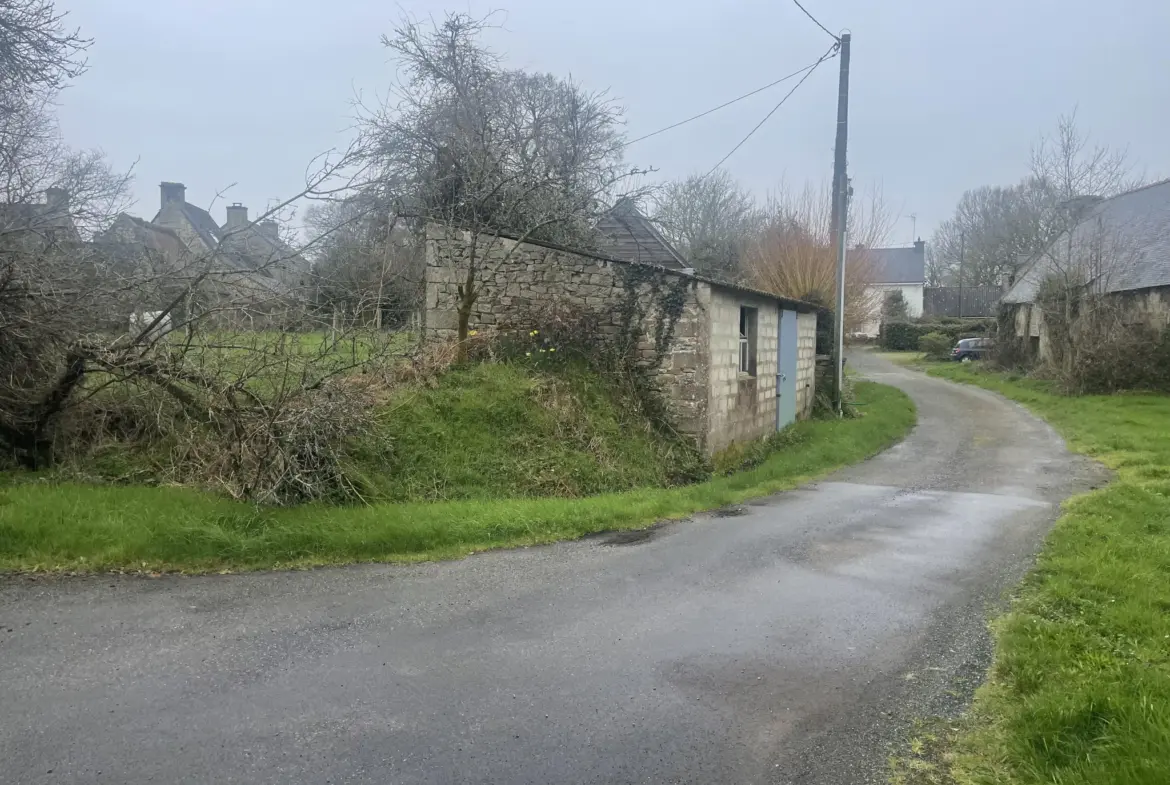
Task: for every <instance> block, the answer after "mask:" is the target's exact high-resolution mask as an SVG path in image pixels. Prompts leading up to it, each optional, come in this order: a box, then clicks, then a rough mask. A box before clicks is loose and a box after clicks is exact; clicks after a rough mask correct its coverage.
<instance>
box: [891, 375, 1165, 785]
mask: <svg viewBox="0 0 1170 785" xmlns="http://www.w3.org/2000/svg"><path fill="white" fill-rule="evenodd" d="M929 372H930V373H931V374H932V375H936V376H941V377H944V378H947V379H952V380H954V381H959V382H966V383H970V384H977V385H979V386H981V387H985V388H988V389H991V390H995V391H996V392H999V393H1002V394H1003V395H1005V396H1007V397H1008V398H1011V399H1013V400H1015V401H1018V402H1020V403H1022V404H1024V405H1025V406H1027V407H1029V408H1030V409H1032V410H1033V411H1035V412H1036V413H1037V414H1039V415H1041V416H1042V417H1044V418H1045V419H1046V420H1047V421H1048V422H1050V423H1051V424H1052V425H1053V426H1054V427H1055V428H1056V429H1057V430H1058V431H1059V432H1060V433H1061V434H1062V435H1063V436H1064V437H1065V439H1066V440H1067V441H1068V443H1069V445H1070V447H1071V448H1072V449H1074V450H1076V451H1078V452H1081V453H1084V454H1087V455H1091V456H1093V457H1094V458H1096V459H1098V460H1100V461H1102V462H1103V463H1105V464H1106V465H1107V466H1109V467H1110V468H1112V469H1113V470H1114V471H1115V472H1116V479H1115V480H1114V481H1113V482H1112V483H1111V484H1110V485H1108V486H1107V487H1105V488H1103V489H1101V490H1098V491H1095V492H1093V493H1089V494H1087V495H1084V496H1081V497H1078V498H1076V499H1073V500H1072V501H1070V502H1068V503H1067V504H1066V505H1065V508H1064V514H1063V515H1062V516H1061V518H1060V519H1059V521H1058V522H1057V524H1056V526H1055V527H1054V528H1053V530H1052V532H1051V534H1050V535H1049V537H1048V540H1047V542H1046V545H1045V548H1044V550H1043V553H1042V554H1041V556H1040V558H1039V561H1038V563H1037V566H1036V567H1035V569H1034V570H1033V571H1032V573H1031V574H1030V575H1029V576H1028V578H1027V579H1026V580H1025V582H1024V583H1023V585H1022V586H1021V587H1020V590H1019V594H1018V598H1017V599H1016V600H1015V602H1014V603H1013V605H1012V607H1011V610H1010V612H1009V613H1008V614H1007V615H1005V616H1004V617H1002V618H1000V619H998V620H997V621H996V622H995V624H994V631H995V636H996V656H995V664H994V667H993V670H992V674H991V679H990V681H989V683H988V684H987V685H986V686H985V687H983V688H982V689H981V690H980V692H979V693H978V695H977V697H976V701H975V705H974V707H973V710H972V713H971V717H970V718H969V719H970V723H969V725H967V726H965V727H964V728H963V729H962V730H961V732H960V733H959V735H958V738H957V739H956V740H955V741H954V743H953V744H952V745H950V750H951V752H950V753H949V756H948V757H949V760H950V764H951V765H950V769H951V770H950V772H949V773H947V772H944V771H940V770H931V769H924V770H923V771H921V772H920V779H918V780H913V779H910V780H907V781H912V782H913V781H917V782H923V783H926V782H930V783H936V782H960V783H965V784H966V783H981V784H987V785H990V784H991V783H997V784H999V783H1019V784H1020V785H1024V784H1025V783H1027V784H1031V783H1061V785H1082V784H1084V785H1088V783H1092V784H1093V785H1113V784H1116V785H1155V783H1157V784H1159V785H1160V784H1161V783H1167V782H1170V397H1167V396H1162V395H1147V394H1141V395H1139V394H1134V395H1117V396H1089V397H1082V398H1069V397H1064V396H1061V395H1057V394H1055V392H1054V391H1053V390H1052V389H1051V388H1050V387H1048V386H1047V385H1045V384H1044V383H1041V382H1036V381H1030V380H1024V379H1018V378H1013V377H1008V376H1004V375H1000V374H992V373H984V372H981V371H980V370H978V369H977V368H972V367H970V366H959V365H957V364H945V365H944V364H940V365H935V366H932V367H930V369H929ZM942 768H944V769H945V768H947V767H945V766H944V767H942Z"/></svg>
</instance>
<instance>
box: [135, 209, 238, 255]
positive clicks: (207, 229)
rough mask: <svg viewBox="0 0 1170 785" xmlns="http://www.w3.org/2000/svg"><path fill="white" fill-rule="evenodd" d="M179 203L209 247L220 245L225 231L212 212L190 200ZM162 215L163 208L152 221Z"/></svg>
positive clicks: (188, 219) (196, 231)
mask: <svg viewBox="0 0 1170 785" xmlns="http://www.w3.org/2000/svg"><path fill="white" fill-rule="evenodd" d="M177 204H178V205H179V210H180V211H181V212H182V213H183V217H184V218H186V219H187V221H188V222H189V223H190V224H191V228H193V229H194V230H195V233H196V234H198V235H199V237H200V239H201V240H203V242H204V244H205V245H206V246H207V247H208V248H215V247H216V246H217V245H219V241H220V240H222V239H223V232H221V231H220V228H219V224H217V223H216V222H215V219H214V218H212V217H211V213H209V212H207V211H206V210H204V209H203V208H202V207H197V206H195V205H193V204H191V203H190V202H178V203H177ZM160 216H162V210H159V211H158V212H157V213H155V216H154V219H153V221H152V223H153V222H155V221H158V219H159V217H160Z"/></svg>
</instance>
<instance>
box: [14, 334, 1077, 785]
mask: <svg viewBox="0 0 1170 785" xmlns="http://www.w3.org/2000/svg"><path fill="white" fill-rule="evenodd" d="M852 362H853V365H855V366H856V367H857V368H859V369H861V370H862V371H863V372H866V373H867V374H868V375H870V376H871V377H872V378H874V379H876V380H877V381H882V382H885V383H888V384H893V385H896V386H898V387H900V388H901V389H903V390H905V391H906V392H907V393H909V394H910V395H911V396H912V397H913V398H914V400H915V402H916V403H917V405H918V408H919V425H918V427H917V428H916V429H915V430H914V432H913V433H912V434H911V436H910V437H909V438H908V439H907V440H906V441H905V442H904V443H902V444H900V445H899V446H897V447H895V448H893V449H892V450H889V451H888V452H886V453H884V454H883V455H881V456H879V457H877V458H875V459H873V460H871V461H868V462H866V463H864V464H860V465H858V466H855V467H853V468H851V469H848V470H846V471H843V472H839V473H837V474H835V475H833V476H832V477H830V478H828V479H826V480H825V481H822V482H819V483H816V484H815V485H811V486H808V487H806V488H803V489H801V490H797V491H793V492H790V493H785V494H781V495H778V496H775V497H773V498H769V499H764V500H760V501H758V502H755V503H752V504H750V505H746V506H745V507H743V508H737V509H734V510H727V511H723V514H722V515H705V516H700V517H698V518H696V519H695V520H692V521H687V522H683V523H678V524H673V525H669V526H664V527H658V528H656V529H653V530H651V531H650V532H648V536H645V537H617V538H606V537H597V538H592V539H588V540H584V541H580V542H574V543H565V544H560V545H555V546H548V547H540V548H531V549H525V550H518V551H510V552H501V553H490V554H484V555H479V556H475V557H473V558H469V559H466V560H464V561H460V562H447V563H440V564H424V565H419V566H411V567H401V566H362V567H353V568H342V569H321V570H316V571H311V572H299V573H268V574H250V575H237V576H208V577H198V578H182V577H164V578H160V579H154V580H151V579H147V578H136V577H135V578H114V577H92V578H80V579H50V580H44V579H40V580H32V579H25V578H17V579H9V580H7V581H4V582H0V663H2V664H0V782H4V783H105V782H108V783H127V782H160V783H212V782H214V783H230V782H238V783H257V784H258V783H395V785H406V784H413V783H436V784H437V783H541V785H544V784H546V783H712V784H714V783H719V784H720V785H730V784H732V783H810V784H811V783H815V784H816V785H826V784H827V783H841V785H857V783H863V782H869V781H874V782H877V781H881V780H882V778H883V776H884V773H885V761H886V756H887V755H888V754H889V751H890V744H891V743H892V742H893V741H895V740H896V739H898V738H900V737H901V736H902V734H903V733H904V731H905V728H906V727H907V724H908V723H909V721H910V719H911V718H912V717H914V716H916V715H921V714H926V713H932V712H937V711H944V710H948V709H950V708H953V707H954V705H955V704H956V702H960V701H961V696H962V695H963V694H966V693H967V692H968V691H969V689H970V687H971V685H972V684H973V683H975V682H977V681H978V679H979V678H980V677H981V675H982V673H983V672H984V669H985V668H986V665H987V662H988V656H989V653H988V649H989V643H988V639H987V633H986V624H985V620H986V615H987V610H988V607H989V605H990V604H991V603H994V602H996V601H997V600H998V599H999V598H1000V597H1001V596H1002V593H1003V590H1004V589H1005V588H1007V587H1009V586H1011V585H1012V584H1013V583H1014V582H1015V581H1016V580H1018V579H1019V577H1020V576H1021V575H1022V574H1023V571H1024V569H1026V567H1027V565H1028V563H1029V561H1030V558H1031V556H1032V554H1033V553H1034V552H1035V551H1036V549H1037V547H1038V545H1039V543H1040V541H1041V538H1042V537H1043V535H1044V533H1045V531H1046V530H1047V528H1048V527H1049V526H1050V525H1051V523H1052V521H1053V519H1054V518H1055V516H1056V514H1057V508H1056V504H1057V503H1058V502H1059V501H1060V500H1061V499H1063V498H1065V497H1066V496H1068V495H1069V494H1070V493H1072V492H1074V491H1076V490H1079V489H1080V488H1082V487H1084V486H1085V485H1086V484H1087V483H1088V482H1090V481H1091V478H1092V477H1093V476H1094V475H1095V474H1096V472H1095V471H1094V470H1093V469H1092V468H1091V467H1090V466H1089V465H1087V464H1086V463H1085V462H1083V461H1081V460H1080V459H1076V458H1074V457H1072V456H1070V455H1069V454H1068V453H1067V452H1066V451H1065V449H1064V446H1063V444H1062V443H1061V441H1060V439H1059V438H1058V437H1057V436H1056V435H1055V434H1054V433H1053V432H1052V431H1051V430H1050V429H1049V428H1048V427H1047V426H1046V425H1045V424H1044V423H1042V422H1041V421H1039V420H1037V419H1036V418H1034V417H1032V416H1031V415H1029V414H1027V413H1026V412H1025V411H1024V410H1023V409H1021V408H1019V407H1017V406H1015V405H1014V404H1011V403H1008V402H1006V401H1004V400H1002V399H1000V398H998V397H996V396H994V395H992V394H990V393H987V392H984V391H981V390H977V389H972V388H965V387H959V386H954V385H950V384H947V383H945V382H942V381H939V380H935V379H929V378H926V377H925V376H922V375H921V374H918V373H915V372H912V371H908V370H905V369H901V368H898V367H896V366H894V365H891V364H890V363H888V362H886V361H884V360H882V359H881V358H879V357H877V356H874V355H868V354H862V355H859V356H858V357H856V358H854V359H853V361H852Z"/></svg>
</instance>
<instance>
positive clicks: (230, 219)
mask: <svg viewBox="0 0 1170 785" xmlns="http://www.w3.org/2000/svg"><path fill="white" fill-rule="evenodd" d="M247 225H248V208H247V207H244V205H242V204H240V203H239V202H236V203H235V204H229V205H228V208H227V223H226V224H224V226H223V228H224V229H227V230H228V231H231V230H233V229H242V228H243V227H245V226H247Z"/></svg>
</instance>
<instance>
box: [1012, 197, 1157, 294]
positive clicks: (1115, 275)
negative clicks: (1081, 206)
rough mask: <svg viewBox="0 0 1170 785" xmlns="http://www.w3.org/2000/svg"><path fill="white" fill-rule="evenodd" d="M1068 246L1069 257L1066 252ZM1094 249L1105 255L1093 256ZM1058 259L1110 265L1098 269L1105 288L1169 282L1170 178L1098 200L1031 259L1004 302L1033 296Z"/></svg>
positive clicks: (1112, 289)
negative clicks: (1077, 220) (1075, 222)
mask: <svg viewBox="0 0 1170 785" xmlns="http://www.w3.org/2000/svg"><path fill="white" fill-rule="evenodd" d="M1070 251H1071V258H1066V257H1069V256H1070ZM1090 255H1093V257H1095V258H1096V259H1103V260H1106V261H1093V259H1092V258H1090ZM1058 261H1059V265H1060V266H1062V267H1065V266H1075V265H1078V264H1085V265H1086V266H1090V265H1091V266H1102V267H1107V269H1102V270H1100V271H1097V272H1099V273H1100V279H1099V280H1100V285H1101V291H1104V292H1123V291H1129V290H1133V289H1148V288H1150V287H1154V286H1170V180H1163V181H1162V182H1159V183H1153V184H1152V185H1147V186H1144V187H1142V188H1136V189H1134V190H1132V191H1127V192H1125V193H1123V194H1118V195H1117V196H1114V197H1111V198H1109V199H1103V200H1101V201H1100V202H1097V203H1096V204H1095V205H1093V207H1092V208H1090V209H1089V210H1088V211H1087V212H1086V213H1085V216H1084V217H1083V218H1082V219H1081V220H1080V221H1079V222H1078V223H1077V224H1076V226H1074V227H1073V228H1072V229H1071V230H1069V231H1066V232H1063V233H1061V235H1060V236H1059V237H1057V238H1056V240H1054V241H1053V242H1052V243H1050V244H1049V246H1048V248H1047V249H1046V250H1045V251H1044V252H1043V253H1041V254H1038V255H1037V256H1036V257H1034V258H1033V259H1032V262H1031V264H1030V265H1029V266H1028V267H1027V269H1025V270H1024V272H1023V273H1022V274H1021V275H1020V277H1019V278H1018V279H1017V280H1016V282H1015V284H1014V285H1013V286H1012V288H1011V289H1009V290H1008V291H1007V293H1006V294H1005V295H1004V296H1003V302H1006V303H1028V302H1032V301H1033V300H1035V299H1036V292H1037V291H1038V290H1039V288H1040V284H1041V283H1042V282H1043V280H1044V279H1045V278H1046V277H1047V276H1048V275H1049V273H1051V272H1053V270H1054V269H1055V268H1056V267H1057V265H1058Z"/></svg>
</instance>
